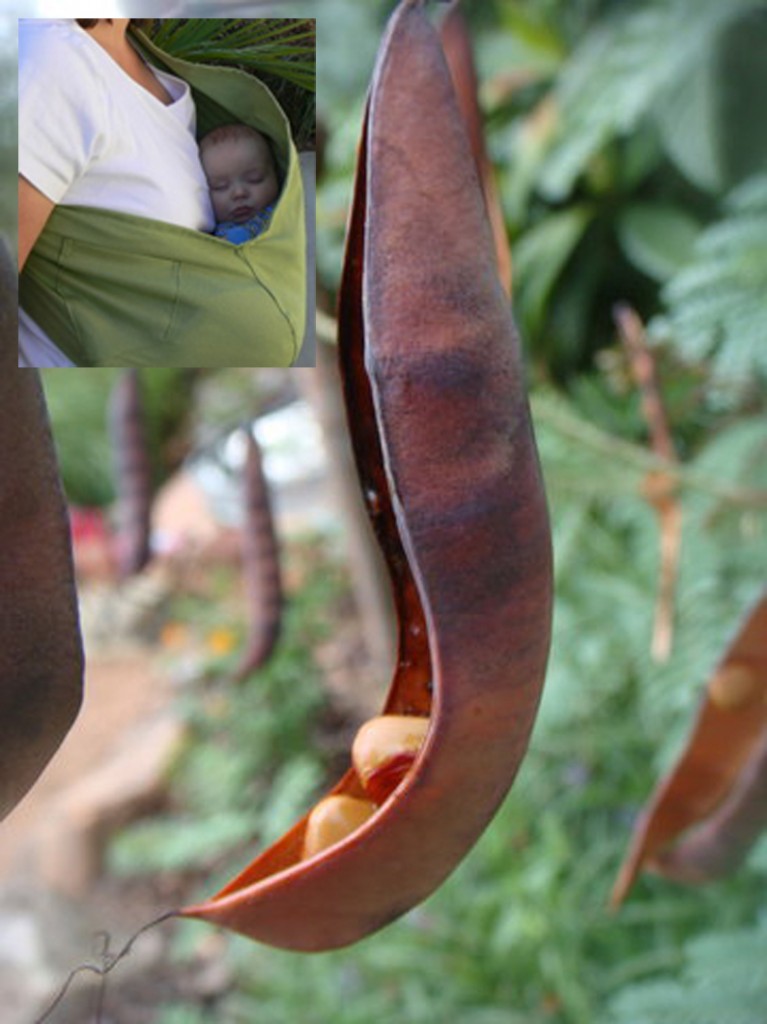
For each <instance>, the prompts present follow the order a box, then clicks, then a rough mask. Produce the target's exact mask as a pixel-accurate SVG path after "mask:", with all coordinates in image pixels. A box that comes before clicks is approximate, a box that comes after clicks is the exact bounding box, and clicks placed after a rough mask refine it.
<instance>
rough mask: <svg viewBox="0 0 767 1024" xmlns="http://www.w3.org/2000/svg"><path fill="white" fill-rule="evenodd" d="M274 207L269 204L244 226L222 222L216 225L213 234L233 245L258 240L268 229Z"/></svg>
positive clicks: (229, 221) (226, 221) (233, 222)
mask: <svg viewBox="0 0 767 1024" xmlns="http://www.w3.org/2000/svg"><path fill="white" fill-rule="evenodd" d="M274 206H275V204H274V203H270V205H269V206H266V207H264V209H263V210H260V211H259V212H258V213H257V214H256V215H255V216H254V217H251V218H250V220H247V221H245V223H244V224H238V223H236V222H235V221H232V220H222V221H220V222H219V223H218V224H216V227H215V229H214V231H213V234H214V235H215V236H216V237H217V238H225V239H226V240H227V242H233V243H234V244H235V245H242V244H243V242H249V241H250V240H251V238H258V236H259V235H262V234H263V233H264V231H266V229H267V228H268V227H269V221H270V219H271V216H272V213H273V211H274Z"/></svg>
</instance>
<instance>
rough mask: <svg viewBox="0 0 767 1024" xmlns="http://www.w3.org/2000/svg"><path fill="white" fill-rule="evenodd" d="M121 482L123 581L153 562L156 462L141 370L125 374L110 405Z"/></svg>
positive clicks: (119, 541) (119, 556)
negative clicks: (153, 473) (153, 482)
mask: <svg viewBox="0 0 767 1024" xmlns="http://www.w3.org/2000/svg"><path fill="white" fill-rule="evenodd" d="M109 425H110V430H111V435H112V449H113V451H114V460H115V476H116V478H117V512H118V529H117V564H118V572H119V575H120V578H121V579H126V578H127V577H129V576H134V575H135V574H136V573H139V572H141V570H142V569H143V568H144V566H145V565H146V564H147V562H148V561H149V558H150V537H151V514H152V461H151V457H150V454H149V444H148V442H147V436H146V416H145V412H144V403H143V401H142V396H141V381H140V379H139V375H138V370H123V372H122V373H121V374H120V376H119V377H118V378H117V381H116V382H115V385H114V388H113V390H112V396H111V400H110V403H109Z"/></svg>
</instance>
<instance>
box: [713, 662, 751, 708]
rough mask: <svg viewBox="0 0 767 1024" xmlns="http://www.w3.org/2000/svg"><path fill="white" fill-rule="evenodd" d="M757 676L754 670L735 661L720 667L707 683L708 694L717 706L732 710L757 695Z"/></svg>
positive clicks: (748, 702)
mask: <svg viewBox="0 0 767 1024" xmlns="http://www.w3.org/2000/svg"><path fill="white" fill-rule="evenodd" d="M758 692H759V678H758V676H757V674H756V672H754V670H753V669H752V668H751V667H750V666H748V665H743V664H738V663H737V662H735V663H732V664H730V665H725V666H724V667H723V668H721V669H720V670H719V671H718V672H717V673H715V675H714V676H713V678H712V679H711V682H710V683H709V684H708V695H709V697H710V699H711V702H712V703H713V704H716V706H717V707H718V708H724V709H726V710H728V711H732V710H734V709H736V708H741V707H743V706H744V705H745V704H750V703H751V701H752V700H753V699H754V698H755V697H757V696H758Z"/></svg>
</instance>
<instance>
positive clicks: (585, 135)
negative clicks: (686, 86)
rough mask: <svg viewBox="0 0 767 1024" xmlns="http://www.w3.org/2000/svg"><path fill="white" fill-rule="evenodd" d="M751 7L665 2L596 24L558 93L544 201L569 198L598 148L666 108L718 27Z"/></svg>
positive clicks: (746, 0)
mask: <svg viewBox="0 0 767 1024" xmlns="http://www.w3.org/2000/svg"><path fill="white" fill-rule="evenodd" d="M757 6H759V5H758V4H757V3H756V0H731V2H730V3H727V4H723V3H721V0H700V2H698V3H692V2H691V0H667V2H665V3H659V4H653V5H651V6H644V5H643V6H641V7H640V8H639V9H636V8H633V9H632V8H629V9H627V10H625V11H623V12H622V13H620V14H619V15H617V16H616V17H614V18H612V19H611V20H608V21H606V22H605V21H604V20H603V21H600V22H598V24H597V26H596V28H595V29H593V30H592V32H590V33H589V34H588V35H587V36H586V38H585V39H584V41H583V42H582V43H581V45H580V46H579V47H578V48H577V49H576V51H575V53H574V54H573V55H572V57H571V59H570V60H569V61H568V62H567V63H566V64H565V65H564V70H563V74H562V76H561V78H560V80H559V83H558V86H557V101H558V105H559V107H560V111H561V117H560V130H559V135H558V138H557V140H556V141H555V144H554V145H553V147H552V150H551V152H550V153H549V157H548V159H547V161H546V165H545V167H544V170H543V174H542V177H541V189H542V191H543V194H544V195H546V196H547V197H548V198H549V199H552V200H560V199H563V198H564V197H565V196H567V195H568V194H569V192H570V191H571V190H572V187H573V185H574V183H575V181H576V179H577V178H578V176H579V175H580V174H581V173H582V172H583V171H584V169H585V168H586V166H587V164H588V163H589V161H590V160H591V159H592V158H593V157H594V155H595V154H596V153H597V152H598V151H599V150H600V149H601V148H602V146H603V145H604V144H605V143H606V142H607V141H608V140H610V139H612V138H615V137H617V136H626V135H628V134H629V133H630V132H632V131H634V130H635V129H636V127H637V126H638V124H639V123H640V121H641V120H642V119H643V118H645V117H647V116H649V115H651V114H652V113H653V112H654V111H655V110H657V109H658V106H659V105H660V104H661V103H666V102H668V100H669V98H670V97H672V96H673V95H674V94H675V92H676V90H677V89H678V88H679V87H680V85H681V83H683V82H684V80H685V79H686V78H687V77H688V76H689V75H690V74H691V73H692V71H693V69H695V68H696V67H699V66H700V64H701V61H704V60H705V59H706V55H707V54H708V53H709V52H710V48H711V45H712V40H713V39H715V38H716V36H717V35H718V34H719V33H720V32H721V31H722V29H723V27H724V26H725V25H727V24H728V23H729V22H731V21H732V20H734V18H735V17H736V16H737V15H738V14H739V13H741V12H742V11H744V10H745V11H748V10H751V9H753V8H755V7H757Z"/></svg>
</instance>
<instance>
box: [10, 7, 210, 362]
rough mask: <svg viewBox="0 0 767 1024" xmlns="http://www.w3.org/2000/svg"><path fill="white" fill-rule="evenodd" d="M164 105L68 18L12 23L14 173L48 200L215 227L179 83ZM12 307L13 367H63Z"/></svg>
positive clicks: (169, 80)
mask: <svg viewBox="0 0 767 1024" xmlns="http://www.w3.org/2000/svg"><path fill="white" fill-rule="evenodd" d="M152 70H153V72H154V74H155V75H156V76H157V78H158V79H159V80H160V82H162V84H163V86H164V87H165V89H166V90H167V92H168V93H169V94H170V96H171V98H172V99H173V102H172V103H171V104H170V105H169V106H166V105H165V104H163V103H162V101H161V100H159V99H157V98H156V97H155V96H153V95H152V94H151V93H150V92H148V91H147V90H146V89H144V88H143V87H142V86H141V85H139V84H138V82H135V81H134V80H133V79H132V78H131V77H130V76H129V75H128V74H126V73H125V72H124V71H123V70H122V68H121V67H120V66H119V65H118V64H117V63H116V62H115V61H114V60H113V59H112V58H111V57H110V56H109V54H108V53H107V52H106V50H104V49H103V47H101V46H100V45H99V43H97V42H96V40H95V39H93V38H92V37H91V36H90V35H89V34H88V32H86V31H85V29H82V28H80V26H79V25H78V24H77V22H76V21H74V20H73V19H69V18H66V19H56V20H28V19H20V20H19V174H20V175H22V176H23V177H24V178H26V179H27V180H28V181H29V182H31V184H32V185H34V186H35V188H37V189H38V190H39V191H40V192H42V193H43V194H44V195H45V196H47V198H48V199H50V200H51V201H52V202H54V203H63V204H66V205H78V206H96V207H100V208H102V209H103V208H106V209H109V210H116V211H118V212H122V213H132V214H136V215H139V216H142V217H152V218H154V219H157V220H163V221H167V222H169V223H171V224H177V225H180V226H181V227H188V228H193V229H194V230H197V231H211V230H212V229H213V226H214V217H213V210H212V207H211V204H210V196H209V193H208V186H207V183H206V181H205V175H204V173H203V170H202V166H201V164H200V159H199V155H198V149H197V143H196V141H195V120H196V113H195V108H194V101H193V99H192V95H191V91H190V89H189V86H188V85H187V83H186V82H183V81H181V79H179V78H176V77H175V76H173V75H169V74H165V73H164V72H160V71H157V70H155V69H154V68H153V69H152ZM72 365H73V364H72V363H71V362H70V361H69V360H68V359H67V358H66V356H64V355H63V353H62V352H61V351H60V350H59V349H58V348H57V347H56V345H55V344H54V343H53V342H52V341H51V340H50V338H48V337H47V335H46V334H45V333H44V332H43V331H42V330H41V329H40V327H38V326H37V324H35V323H34V321H33V320H32V319H31V317H29V316H28V315H27V314H26V313H25V312H24V311H23V310H21V309H20V310H19V366H72Z"/></svg>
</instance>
